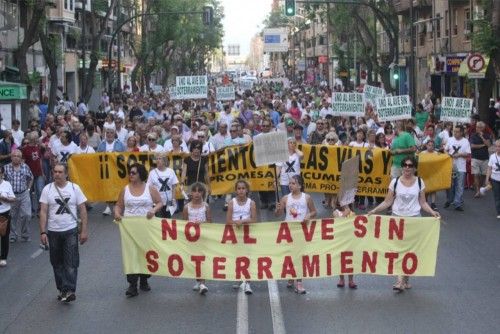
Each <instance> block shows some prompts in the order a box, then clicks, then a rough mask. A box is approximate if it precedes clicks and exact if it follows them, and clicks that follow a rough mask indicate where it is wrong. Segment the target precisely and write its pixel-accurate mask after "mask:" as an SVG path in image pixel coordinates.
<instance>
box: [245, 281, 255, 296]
mask: <svg viewBox="0 0 500 334" xmlns="http://www.w3.org/2000/svg"><path fill="white" fill-rule="evenodd" d="M243 284H245V285H244V286H243V291H245V295H251V294H252V293H253V291H252V288H251V287H250V283H248V282H245V283H243Z"/></svg>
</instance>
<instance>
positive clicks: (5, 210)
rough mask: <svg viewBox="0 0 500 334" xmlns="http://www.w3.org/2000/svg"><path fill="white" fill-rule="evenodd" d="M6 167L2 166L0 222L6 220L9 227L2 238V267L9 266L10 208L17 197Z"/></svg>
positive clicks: (0, 261) (0, 242)
mask: <svg viewBox="0 0 500 334" xmlns="http://www.w3.org/2000/svg"><path fill="white" fill-rule="evenodd" d="M3 176H4V167H3V166H0V220H4V221H5V220H6V221H7V226H6V228H5V231H4V233H3V234H2V235H1V236H0V267H5V266H6V265H7V257H8V256H9V235H10V226H11V217H10V208H11V204H12V203H14V202H15V201H16V196H15V194H14V191H13V190H12V185H11V184H10V183H9V181H5V180H4V178H3Z"/></svg>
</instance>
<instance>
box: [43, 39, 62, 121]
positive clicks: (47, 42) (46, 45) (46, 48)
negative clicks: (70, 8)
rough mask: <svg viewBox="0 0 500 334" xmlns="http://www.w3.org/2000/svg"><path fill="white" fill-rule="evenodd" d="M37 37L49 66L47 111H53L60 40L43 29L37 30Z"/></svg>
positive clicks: (59, 60)
mask: <svg viewBox="0 0 500 334" xmlns="http://www.w3.org/2000/svg"><path fill="white" fill-rule="evenodd" d="M38 37H39V38H40V42H41V44H42V53H43V57H44V59H45V63H46V64H47V66H48V67H49V79H50V91H49V105H48V110H49V112H51V113H52V112H54V107H55V105H56V102H57V82H58V76H57V64H58V63H60V62H61V58H62V54H61V53H62V51H61V40H60V36H59V35H49V34H46V33H45V29H40V30H39V31H38Z"/></svg>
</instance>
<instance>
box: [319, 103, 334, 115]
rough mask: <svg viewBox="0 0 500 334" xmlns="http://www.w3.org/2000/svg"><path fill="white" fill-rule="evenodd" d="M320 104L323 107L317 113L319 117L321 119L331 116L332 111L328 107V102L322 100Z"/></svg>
mask: <svg viewBox="0 0 500 334" xmlns="http://www.w3.org/2000/svg"><path fill="white" fill-rule="evenodd" d="M321 103H322V105H323V107H322V108H321V110H320V111H319V116H320V117H321V118H326V116H327V115H330V116H333V109H332V107H330V106H329V105H328V100H326V99H323V101H322V102H321Z"/></svg>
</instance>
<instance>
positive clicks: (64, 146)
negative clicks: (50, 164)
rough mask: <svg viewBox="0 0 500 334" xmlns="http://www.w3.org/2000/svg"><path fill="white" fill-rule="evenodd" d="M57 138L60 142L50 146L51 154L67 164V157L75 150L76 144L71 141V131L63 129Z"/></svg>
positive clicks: (76, 148)
mask: <svg viewBox="0 0 500 334" xmlns="http://www.w3.org/2000/svg"><path fill="white" fill-rule="evenodd" d="M59 139H60V140H61V144H60V145H56V146H54V147H52V154H53V155H54V157H55V158H56V159H57V161H58V162H60V163H62V164H67V163H68V159H69V157H70V156H71V155H72V154H74V153H76V152H77V150H78V146H77V145H76V144H75V143H74V142H72V141H71V132H69V131H64V132H63V133H62V134H61V137H60V138H59Z"/></svg>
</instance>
